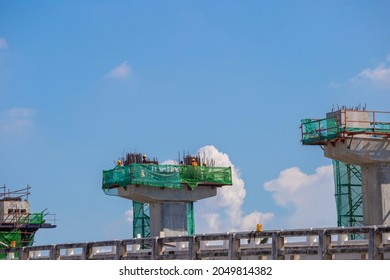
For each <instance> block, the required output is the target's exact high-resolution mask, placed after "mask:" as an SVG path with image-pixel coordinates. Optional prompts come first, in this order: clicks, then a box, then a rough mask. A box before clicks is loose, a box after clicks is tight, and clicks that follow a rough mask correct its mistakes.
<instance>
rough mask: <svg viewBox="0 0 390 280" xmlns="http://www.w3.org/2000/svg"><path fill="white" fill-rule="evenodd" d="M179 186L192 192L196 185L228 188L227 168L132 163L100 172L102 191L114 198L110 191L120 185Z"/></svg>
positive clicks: (230, 175) (229, 170)
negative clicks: (101, 173)
mask: <svg viewBox="0 0 390 280" xmlns="http://www.w3.org/2000/svg"><path fill="white" fill-rule="evenodd" d="M182 183H186V184H188V185H189V186H190V187H191V188H192V189H194V188H195V187H196V186H198V184H199V183H209V184H212V183H214V184H220V185H232V172H231V168H230V167H207V166H197V167H193V166H191V165H185V166H178V165H155V164H138V163H135V164H131V165H129V166H123V167H115V168H114V169H111V170H105V171H103V183H102V188H103V190H104V192H105V193H106V194H108V195H117V190H115V189H113V188H115V187H120V186H127V185H146V186H153V187H167V188H181V187H182Z"/></svg>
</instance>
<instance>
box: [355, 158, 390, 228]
mask: <svg viewBox="0 0 390 280" xmlns="http://www.w3.org/2000/svg"><path fill="white" fill-rule="evenodd" d="M361 172H362V195H363V219H364V225H383V224H386V225H390V164H389V163H376V164H364V165H361Z"/></svg>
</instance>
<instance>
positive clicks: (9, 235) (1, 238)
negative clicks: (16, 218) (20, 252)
mask: <svg viewBox="0 0 390 280" xmlns="http://www.w3.org/2000/svg"><path fill="white" fill-rule="evenodd" d="M21 237H22V235H21V233H20V231H19V230H16V231H12V232H3V231H0V248H2V249H3V248H9V247H10V246H11V241H15V245H16V247H21V246H23V245H22V238H21ZM6 258H7V254H6V253H0V259H6Z"/></svg>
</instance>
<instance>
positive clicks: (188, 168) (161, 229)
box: [102, 153, 232, 237]
mask: <svg viewBox="0 0 390 280" xmlns="http://www.w3.org/2000/svg"><path fill="white" fill-rule="evenodd" d="M211 164H214V161H213V160H212V159H205V158H201V157H200V156H199V155H196V156H191V155H186V156H185V157H184V158H183V159H182V160H180V159H179V164H159V163H158V160H157V159H156V158H153V159H149V158H148V157H147V156H146V155H142V154H139V153H128V154H126V156H125V157H124V158H121V159H119V160H118V164H117V166H116V167H115V168H113V169H110V170H104V171H103V182H102V189H103V191H104V193H105V194H107V195H114V196H119V197H122V198H126V199H130V200H132V201H133V237H156V236H178V235H192V234H194V233H195V221H194V202H196V201H198V200H201V199H205V198H209V197H213V196H216V195H217V189H218V188H220V187H222V186H225V185H232V172H231V167H216V166H211Z"/></svg>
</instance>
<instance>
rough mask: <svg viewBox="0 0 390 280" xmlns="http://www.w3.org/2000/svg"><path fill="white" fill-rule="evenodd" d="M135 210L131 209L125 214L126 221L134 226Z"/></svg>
mask: <svg viewBox="0 0 390 280" xmlns="http://www.w3.org/2000/svg"><path fill="white" fill-rule="evenodd" d="M133 216H134V215H133V208H130V209H129V210H127V211H126V212H125V217H126V220H127V221H128V222H129V223H130V224H133V219H134V218H133Z"/></svg>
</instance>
